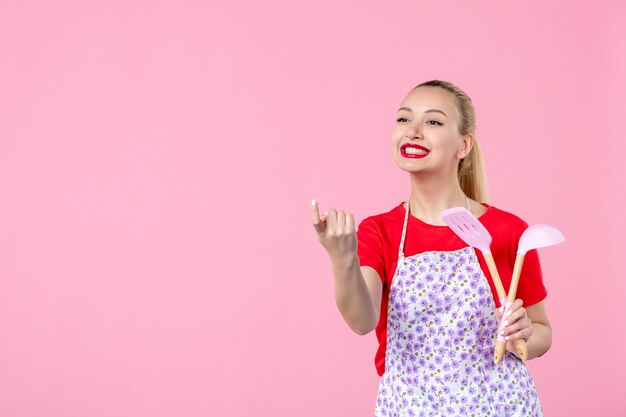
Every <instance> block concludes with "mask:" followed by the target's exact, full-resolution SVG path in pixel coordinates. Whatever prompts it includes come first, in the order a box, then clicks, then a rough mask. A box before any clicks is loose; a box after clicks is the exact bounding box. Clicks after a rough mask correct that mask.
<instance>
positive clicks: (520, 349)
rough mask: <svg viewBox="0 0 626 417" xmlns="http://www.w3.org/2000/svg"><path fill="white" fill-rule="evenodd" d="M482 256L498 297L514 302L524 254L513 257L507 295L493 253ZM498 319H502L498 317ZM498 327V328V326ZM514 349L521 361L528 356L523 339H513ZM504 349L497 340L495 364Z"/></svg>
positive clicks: (498, 362) (500, 358)
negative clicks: (513, 262)
mask: <svg viewBox="0 0 626 417" xmlns="http://www.w3.org/2000/svg"><path fill="white" fill-rule="evenodd" d="M483 257H484V258H485V262H487V267H488V268H489V273H491V278H492V279H493V283H494V285H495V286H496V291H497V293H498V298H499V299H503V298H507V299H508V300H509V301H510V302H514V301H515V296H516V295H517V284H518V283H519V277H520V274H521V272H522V264H523V263H524V255H517V258H516V259H515V266H514V268H513V278H512V279H511V286H510V287H509V295H508V296H507V294H506V291H505V290H504V286H503V285H502V281H501V280H500V275H499V274H498V269H497V268H496V263H495V262H494V260H493V255H492V254H491V253H490V254H488V255H483ZM500 321H502V319H500ZM498 328H500V326H498ZM515 349H516V351H517V353H518V355H519V357H520V358H521V359H522V360H523V361H525V360H526V359H527V358H528V348H527V346H526V342H524V340H522V339H515ZM505 351H506V343H505V342H497V343H496V349H495V357H494V362H495V363H496V365H499V364H500V362H502V358H503V357H504V352H505Z"/></svg>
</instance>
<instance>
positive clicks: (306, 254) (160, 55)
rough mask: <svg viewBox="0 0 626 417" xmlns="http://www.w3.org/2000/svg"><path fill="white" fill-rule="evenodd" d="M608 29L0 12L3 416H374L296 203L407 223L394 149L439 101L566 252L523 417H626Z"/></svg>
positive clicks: (293, 10) (614, 59)
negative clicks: (453, 92) (421, 86)
mask: <svg viewBox="0 0 626 417" xmlns="http://www.w3.org/2000/svg"><path fill="white" fill-rule="evenodd" d="M207 3H208V4H207ZM372 3H374V2H372ZM377 3H380V2H377ZM625 16H626V6H625V3H624V2H623V1H603V2H591V3H590V2H567V3H560V2H554V1H548V2H547V1H530V2H524V4H523V5H519V4H517V3H516V4H508V5H503V4H502V2H496V1H493V2H491V1H490V2H487V1H472V2H456V1H455V2H418V1H392V2H385V3H384V6H383V5H382V3H381V4H378V5H373V4H372V5H364V4H363V2H357V1H349V2H337V1H316V2H298V3H294V2H293V1H263V2H261V1H258V2H253V1H247V2H244V1H231V2H215V1H214V2H204V1H152V2H148V1H130V2H129V1H109V2H101V1H91V2H86V1H78V0H76V1H58V2H45V1H40V2H32V1H8V0H3V1H1V2H0V53H1V56H2V61H1V65H0V190H1V192H2V200H1V203H0V416H3V417H36V416H37V417H38V416H47V417H57V416H59V417H61V416H89V417H97V416H118V417H124V416H174V415H176V416H238V417H239V416H252V415H259V416H265V415H268V416H270V415H271V416H302V417H308V416H367V415H373V409H374V401H375V396H376V390H377V384H378V375H377V374H376V371H375V368H374V363H373V357H374V353H375V348H376V341H375V336H374V334H373V333H370V334H369V335H367V336H363V337H361V336H358V335H356V334H354V333H352V332H351V331H350V330H349V328H348V327H347V325H346V324H345V323H344V322H343V319H342V318H341V316H340V314H339V312H338V310H337V308H336V306H335V301H334V295H333V279H332V276H331V270H330V263H329V261H328V257H327V255H326V252H325V251H324V250H323V248H322V246H321V245H320V244H319V243H318V241H317V238H316V236H315V232H314V230H313V228H312V226H311V224H310V217H309V204H310V201H311V199H312V198H316V199H318V201H319V203H320V208H321V209H322V211H325V210H328V208H330V207H335V208H341V209H344V210H348V211H351V212H353V213H354V215H355V217H356V221H357V222H360V221H361V220H362V219H363V218H364V217H366V216H368V215H371V214H375V213H380V212H382V211H387V210H389V209H390V208H391V207H393V206H395V205H396V204H398V203H399V202H400V201H402V200H403V199H405V198H406V197H407V196H408V194H409V192H410V186H409V182H408V176H407V174H406V173H404V172H402V171H400V170H399V169H398V168H397V167H396V166H395V164H394V163H393V161H392V158H391V153H390V150H389V141H390V140H391V128H392V125H393V121H394V115H395V110H396V109H397V106H398V104H399V102H400V101H401V100H402V98H403V97H404V95H405V94H406V93H407V92H408V90H409V89H410V88H412V87H413V86H414V85H416V84H418V83H419V82H421V81H425V80H429V79H433V78H440V79H444V80H450V81H452V82H454V83H456V84H458V85H459V86H460V87H461V88H463V89H464V90H466V91H467V92H468V93H469V94H470V96H471V97H472V99H473V101H474V103H475V106H476V109H477V117H478V129H477V136H478V138H479V140H480V143H481V145H482V148H483V150H484V154H485V159H486V166H487V175H488V179H489V185H490V194H491V203H492V204H494V205H496V206H497V207H500V208H502V209H505V210H509V211H513V212H515V213H516V214H518V215H520V216H521V217H523V218H524V219H526V220H527V221H528V222H529V223H531V224H532V223H543V222H546V223H551V224H554V225H556V226H558V227H559V228H560V229H561V230H562V231H563V232H564V233H565V235H566V237H567V239H568V241H567V243H566V244H565V245H561V246H559V247H555V248H549V249H545V250H543V251H540V257H541V259H542V265H543V267H544V275H545V282H546V286H547V288H548V292H549V295H548V298H547V300H546V303H547V308H548V314H549V317H550V319H551V321H552V324H553V328H554V341H553V345H552V349H551V350H550V351H549V352H548V354H546V355H545V356H543V357H541V358H537V359H535V360H532V361H530V362H528V367H529V368H530V370H531V373H532V374H533V376H534V378H535V382H536V385H537V388H538V390H539V395H540V398H541V401H542V404H543V408H544V412H545V413H546V415H547V416H565V415H567V416H572V417H573V416H589V415H594V416H617V415H624V411H625V410H626V397H625V396H624V395H623V394H622V388H623V386H624V384H625V383H626V377H625V375H626V363H625V362H626V361H624V359H623V358H624V356H623V349H624V343H625V342H626V337H625V336H624V332H623V331H622V330H623V328H624V324H623V317H624V313H623V307H622V304H623V299H624V296H625V295H626V294H625V286H626V285H625V284H624V277H623V274H622V273H620V274H619V275H618V269H619V270H621V265H622V264H623V262H624V261H625V259H624V255H623V250H624V245H623V244H622V239H618V238H619V237H620V234H621V233H623V232H625V231H626V227H625V226H626V225H625V223H626V221H625V219H626V216H624V215H623V211H622V207H623V204H624V199H625V198H624V185H623V178H624V168H623V167H624V151H625V150H626V147H625V145H624V143H625V139H624V128H623V127H624V110H625V109H624V107H625V105H624V97H625V93H626V81H625V77H624V74H626V53H625V51H626V21H625V20H626V18H625ZM609 400H610V401H609Z"/></svg>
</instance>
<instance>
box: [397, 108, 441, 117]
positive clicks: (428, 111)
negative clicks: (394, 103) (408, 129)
mask: <svg viewBox="0 0 626 417" xmlns="http://www.w3.org/2000/svg"><path fill="white" fill-rule="evenodd" d="M400 110H406V111H408V112H411V113H413V111H412V110H411V109H409V108H408V107H400V108H399V109H398V111H400ZM432 112H437V113H441V114H443V115H444V116H446V117H448V115H447V114H445V113H444V112H443V111H441V110H437V109H428V110H426V111H425V112H424V113H432Z"/></svg>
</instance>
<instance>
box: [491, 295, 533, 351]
mask: <svg viewBox="0 0 626 417" xmlns="http://www.w3.org/2000/svg"><path fill="white" fill-rule="evenodd" d="M522 305H523V301H522V299H521V298H518V299H517V300H515V302H513V304H512V305H511V307H509V309H508V310H507V313H506V317H504V319H503V320H504V321H505V322H504V323H502V326H504V334H503V335H502V336H504V337H505V338H507V337H508V341H507V344H506V350H508V351H509V352H511V353H514V354H515V355H517V350H516V349H515V339H523V340H524V341H525V342H526V343H528V339H530V336H531V335H532V334H533V326H532V322H531V321H530V319H529V318H528V316H527V315H526V309H525V308H524V307H522ZM501 319H502V312H501V311H500V308H496V320H497V321H498V323H499V324H500V320H501ZM500 327H501V326H498V330H500Z"/></svg>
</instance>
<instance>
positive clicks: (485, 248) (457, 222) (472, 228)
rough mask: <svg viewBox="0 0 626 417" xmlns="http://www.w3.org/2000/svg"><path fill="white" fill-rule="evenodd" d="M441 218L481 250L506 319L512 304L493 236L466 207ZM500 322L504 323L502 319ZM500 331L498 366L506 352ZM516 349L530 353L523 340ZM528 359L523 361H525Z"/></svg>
mask: <svg viewBox="0 0 626 417" xmlns="http://www.w3.org/2000/svg"><path fill="white" fill-rule="evenodd" d="M441 218H442V219H443V221H444V222H446V224H447V225H448V226H450V228H451V229H452V231H453V232H454V233H456V234H457V236H459V237H460V238H461V239H462V240H463V241H464V242H465V243H467V244H468V245H470V246H472V247H474V248H476V249H479V250H480V251H481V252H482V254H483V257H484V258H485V262H486V263H487V267H488V268H489V272H490V273H491V277H492V278H493V283H494V285H495V286H496V291H497V292H498V298H500V304H501V305H503V306H504V307H505V311H504V312H503V313H502V318H504V315H505V314H506V311H507V310H508V306H509V305H510V304H509V301H508V299H507V294H506V291H505V290H504V286H503V285H502V281H501V280H500V274H498V269H497V268H496V263H495V262H494V260H493V255H492V254H491V248H490V247H491V241H492V238H491V234H490V233H489V231H488V230H487V228H485V226H484V225H483V224H482V223H481V222H480V221H479V220H478V219H477V218H476V216H474V215H473V214H472V213H470V211H469V210H467V209H466V208H465V207H453V208H450V209H447V210H444V211H443V212H442V213H441ZM500 321H502V319H501V320H500ZM500 330H501V325H500V324H498V336H497V343H496V349H495V356H494V361H495V363H496V364H500V362H501V361H502V357H503V356H504V351H505V350H506V341H505V340H504V337H502V336H501V335H500ZM515 347H516V350H517V351H518V352H520V351H521V352H528V349H527V348H526V342H525V341H524V340H523V339H515ZM526 357H527V356H526ZM526 357H523V358H521V359H522V360H525V359H526Z"/></svg>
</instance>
